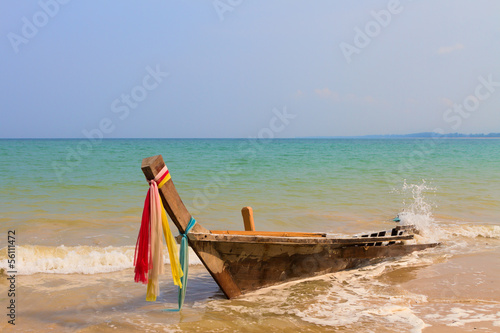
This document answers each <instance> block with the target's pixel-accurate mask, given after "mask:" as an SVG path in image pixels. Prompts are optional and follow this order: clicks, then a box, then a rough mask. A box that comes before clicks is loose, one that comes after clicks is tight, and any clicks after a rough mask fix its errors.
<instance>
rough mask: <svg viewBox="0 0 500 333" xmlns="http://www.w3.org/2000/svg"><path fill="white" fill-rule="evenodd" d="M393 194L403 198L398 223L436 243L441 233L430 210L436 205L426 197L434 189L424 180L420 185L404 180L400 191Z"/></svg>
mask: <svg viewBox="0 0 500 333" xmlns="http://www.w3.org/2000/svg"><path fill="white" fill-rule="evenodd" d="M395 192H397V193H400V194H401V195H402V196H403V208H402V211H401V212H400V213H399V214H398V216H399V219H400V220H401V222H400V223H401V224H402V225H413V226H415V227H416V228H417V229H418V230H419V232H420V234H421V235H422V236H424V237H425V238H426V239H427V240H429V241H438V240H439V239H440V238H441V236H442V231H441V229H440V228H439V226H438V224H437V222H436V220H435V219H434V217H433V215H432V210H433V208H435V207H437V205H436V204H434V203H432V201H430V200H429V198H428V197H427V196H426V194H428V193H435V192H436V188H435V187H432V186H430V185H429V184H428V183H427V182H426V181H425V180H424V179H422V183H421V184H408V183H407V182H406V179H405V180H404V182H403V186H402V188H401V190H399V191H398V190H395Z"/></svg>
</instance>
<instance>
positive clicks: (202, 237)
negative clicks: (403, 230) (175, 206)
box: [188, 233, 414, 245]
mask: <svg viewBox="0 0 500 333" xmlns="http://www.w3.org/2000/svg"><path fill="white" fill-rule="evenodd" d="M283 234H286V233H276V235H270V236H267V235H259V234H257V235H252V234H249V235H241V234H234V233H230V234H225V233H215V234H214V233H211V234H205V233H202V234H196V233H191V234H189V236H188V237H189V238H190V239H192V240H197V241H200V242H231V243H256V244H267V243H276V244H288V243H294V244H299V245H300V244H304V245H306V244H353V245H355V244H369V243H379V242H391V241H402V240H409V239H413V238H414V235H402V236H387V237H356V238H326V237H321V236H318V237H311V236H306V237H300V236H293V237H290V236H283Z"/></svg>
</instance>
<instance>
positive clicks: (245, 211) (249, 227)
mask: <svg viewBox="0 0 500 333" xmlns="http://www.w3.org/2000/svg"><path fill="white" fill-rule="evenodd" d="M241 215H242V216H243V224H244V225H245V231H255V224H254V221H253V209H252V207H249V206H248V207H243V208H242V209H241Z"/></svg>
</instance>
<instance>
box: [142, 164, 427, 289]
mask: <svg viewBox="0 0 500 333" xmlns="http://www.w3.org/2000/svg"><path fill="white" fill-rule="evenodd" d="M164 166H165V163H164V161H163V158H162V156H161V155H157V156H152V157H148V158H145V159H144V160H143V161H142V171H143V172H144V175H145V176H146V179H147V180H151V179H154V178H155V176H156V175H157V174H158V172H159V171H160V170H161V169H162V168H163V167H164ZM159 192H160V197H161V199H162V201H163V205H164V207H165V209H166V211H167V213H168V215H169V216H170V218H171V219H172V221H173V223H174V224H175V226H176V227H177V229H178V230H179V232H180V233H184V232H185V229H186V227H187V226H188V223H189V222H190V220H191V214H189V212H188V210H187V209H186V207H185V206H184V204H183V202H182V200H181V198H180V197H179V194H178V193H177V190H176V188H175V185H174V183H173V181H172V179H170V180H169V181H168V182H167V183H166V184H165V185H163V186H162V187H161V188H160V189H159ZM244 217H245V216H244ZM251 223H252V221H249V216H248V215H247V216H246V219H245V225H246V226H247V227H246V229H252V228H251V226H250V227H248V226H249V224H251ZM413 238H414V230H413V229H412V228H411V227H405V226H397V227H395V228H393V229H391V230H388V231H381V232H376V233H371V234H364V235H360V236H353V237H350V238H337V237H330V235H328V234H327V233H305V232H269V231H255V230H245V231H225V230H224V231H220V230H207V229H205V228H204V227H202V226H201V225H200V223H196V224H195V226H194V227H193V228H192V229H191V231H190V232H189V234H188V242H189V245H190V246H191V248H192V249H193V251H194V252H195V253H196V254H197V256H198V257H199V258H200V260H201V262H202V263H203V265H204V266H205V267H206V269H207V270H208V271H209V272H210V274H211V275H212V277H213V278H214V280H215V281H216V282H217V284H218V285H219V287H220V288H221V289H222V291H223V292H224V294H225V295H226V296H227V297H228V298H233V297H237V296H240V295H242V294H245V293H248V292H250V291H253V290H257V289H260V288H263V287H267V286H271V285H275V284H279V283H284V282H288V281H292V280H297V279H303V278H306V277H312V276H317V275H322V274H327V273H333V272H337V271H340V270H345V269H350V268H354V267H357V266H360V265H366V264H370V263H373V262H375V261H380V260H381V259H384V258H392V257H401V256H404V255H406V254H409V253H411V252H413V251H419V250H423V249H426V248H429V247H434V246H436V245H437V244H435V243H433V244H406V243H407V241H408V240H411V239H413Z"/></svg>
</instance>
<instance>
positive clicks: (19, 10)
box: [0, 0, 500, 138]
mask: <svg viewBox="0 0 500 333" xmlns="http://www.w3.org/2000/svg"><path fill="white" fill-rule="evenodd" d="M499 22H500V2H499V1H494V0H490V1H485V0H477V1H465V0H448V1H431V0H413V1H410V0H401V1H395V0H390V1H385V0H384V1H332V0H328V1H326V0H325V1H319V0H318V1H298V0H283V1H273V0H265V1H263V0H252V1H249V0H204V1H199V0H198V1H195V0H170V1H167V0H164V1H131V0H120V1H105V2H104V1H78V0H72V1H69V0H40V1H2V2H1V3H0V37H1V42H0V56H1V58H0V59H1V61H0V138H84V137H89V138H91V137H104V138H248V137H266V138H267V137H275V138H293V137H307V136H357V135H372V134H406V133H415V132H427V131H438V132H442V133H454V132H460V133H490V132H500V62H499V59H500V23H499Z"/></svg>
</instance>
